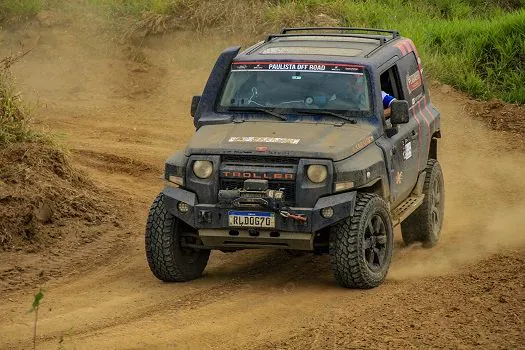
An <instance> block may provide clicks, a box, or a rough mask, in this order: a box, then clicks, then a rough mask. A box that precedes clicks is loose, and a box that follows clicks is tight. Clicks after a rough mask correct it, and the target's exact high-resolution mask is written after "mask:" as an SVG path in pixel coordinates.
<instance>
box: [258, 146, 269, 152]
mask: <svg viewBox="0 0 525 350" xmlns="http://www.w3.org/2000/svg"><path fill="white" fill-rule="evenodd" d="M255 151H257V152H268V147H266V146H258V147H256V148H255Z"/></svg>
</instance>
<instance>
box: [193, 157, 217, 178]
mask: <svg viewBox="0 0 525 350" xmlns="http://www.w3.org/2000/svg"><path fill="white" fill-rule="evenodd" d="M193 173H194V174H195V176H197V177H198V178H201V179H206V178H208V177H210V175H211V173H213V164H212V163H211V162H210V161H209V160H196V161H195V162H194V163H193Z"/></svg>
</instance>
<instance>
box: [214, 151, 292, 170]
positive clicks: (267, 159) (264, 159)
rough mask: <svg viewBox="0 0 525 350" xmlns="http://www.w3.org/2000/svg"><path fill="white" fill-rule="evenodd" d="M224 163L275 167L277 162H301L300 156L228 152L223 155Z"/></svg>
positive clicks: (281, 163)
mask: <svg viewBox="0 0 525 350" xmlns="http://www.w3.org/2000/svg"><path fill="white" fill-rule="evenodd" d="M221 161H222V163H223V164H226V163H228V164H229V163H235V164H242V165H252V164H257V166H261V167H264V166H265V164H268V165H270V164H271V166H273V167H275V165H276V164H279V165H297V164H299V158H293V157H273V156H257V155H237V154H227V155H224V156H222V157H221Z"/></svg>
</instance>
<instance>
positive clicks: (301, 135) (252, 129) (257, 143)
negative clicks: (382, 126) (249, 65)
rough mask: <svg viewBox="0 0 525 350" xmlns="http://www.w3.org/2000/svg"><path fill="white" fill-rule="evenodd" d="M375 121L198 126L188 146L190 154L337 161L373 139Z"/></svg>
mask: <svg viewBox="0 0 525 350" xmlns="http://www.w3.org/2000/svg"><path fill="white" fill-rule="evenodd" d="M373 130H374V127H373V126H372V125H366V124H365V125H363V124H357V125H355V124H344V125H342V126H337V125H333V124H319V123H283V122H244V123H233V124H219V125H207V126H203V127H201V128H199V129H198V131H197V132H196V133H195V134H194V135H193V137H192V139H191V140H190V142H189V143H188V146H187V148H186V152H185V153H186V155H188V156H189V155H191V154H250V153H252V154H259V155H276V156H277V155H278V156H288V157H305V158H326V159H332V160H334V161H338V160H341V159H344V158H347V157H349V156H351V155H352V154H354V153H356V152H358V151H360V150H361V149H363V148H364V147H366V146H368V145H369V144H371V143H372V142H373V141H374V137H373V135H372V131H373Z"/></svg>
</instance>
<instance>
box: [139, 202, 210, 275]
mask: <svg viewBox="0 0 525 350" xmlns="http://www.w3.org/2000/svg"><path fill="white" fill-rule="evenodd" d="M195 236H196V231H195V230H194V229H192V228H191V227H190V226H188V225H187V224H186V223H184V222H183V221H181V220H180V219H178V218H177V217H175V216H173V215H172V214H171V213H169V212H168V210H167V208H166V205H165V202H164V195H163V194H162V193H161V194H159V195H158V196H157V198H156V199H155V201H154V202H153V204H152V205H151V208H150V211H149V216H148V222H147V224H146V239H145V243H146V257H147V259H148V265H149V268H150V269H151V272H153V275H155V277H157V278H158V279H160V280H162V281H164V282H186V281H190V280H193V279H195V278H198V277H200V276H201V275H202V271H204V268H205V267H206V264H207V263H208V258H209V256H210V251H209V250H200V249H192V248H184V247H182V246H181V240H182V239H190V240H195ZM189 243H190V242H189ZM191 243H196V242H195V241H193V242H191Z"/></svg>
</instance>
